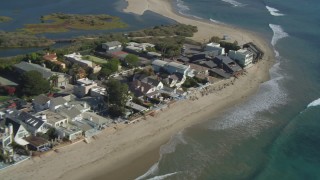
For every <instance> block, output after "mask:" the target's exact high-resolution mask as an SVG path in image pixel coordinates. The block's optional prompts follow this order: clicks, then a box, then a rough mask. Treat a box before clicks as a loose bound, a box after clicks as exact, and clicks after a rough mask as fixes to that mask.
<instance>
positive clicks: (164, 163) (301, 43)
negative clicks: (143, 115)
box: [137, 0, 320, 180]
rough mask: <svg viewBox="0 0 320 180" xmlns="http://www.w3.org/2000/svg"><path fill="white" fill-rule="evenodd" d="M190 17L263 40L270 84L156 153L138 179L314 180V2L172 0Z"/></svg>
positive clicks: (319, 76) (318, 158)
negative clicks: (270, 58)
mask: <svg viewBox="0 0 320 180" xmlns="http://www.w3.org/2000/svg"><path fill="white" fill-rule="evenodd" d="M173 4H174V6H175V8H176V10H177V11H178V12H179V13H181V14H184V15H187V16H191V17H193V18H198V19H205V20H210V21H213V22H217V23H225V24H230V25H234V26H238V27H241V28H244V29H248V30H250V31H254V32H256V33H258V34H261V35H262V36H263V37H264V38H266V39H268V41H269V42H270V44H271V45H272V46H273V48H274V51H275V54H276V62H275V64H274V66H273V67H272V68H271V69H270V76H271V79H270V80H269V81H267V82H265V83H263V84H261V85H260V88H259V91H258V93H257V94H255V95H253V96H252V97H250V98H249V99H248V100H247V101H246V102H243V103H241V104H239V105H237V106H236V107H231V108H230V109H228V110H227V111H226V112H225V113H224V114H223V115H220V116H219V117H215V118H212V119H211V120H209V121H207V122H205V123H202V124H198V125H195V126H193V127H190V128H187V129H185V130H183V131H181V132H179V133H177V134H176V135H174V136H173V137H172V138H171V140H170V141H169V142H168V143H167V144H165V145H163V146H162V147H161V148H160V151H159V152H160V159H159V161H158V162H156V163H155V164H154V165H153V166H152V167H150V169H149V170H148V171H147V172H145V174H141V176H140V177H138V178H137V179H139V180H140V179H157V180H158V179H223V180H225V179H232V180H233V179H259V180H260V179H261V180H269V179H281V180H283V179H290V180H292V179H320V171H319V169H320V51H319V45H320V24H319V22H320V21H319V20H320V19H319V17H320V12H319V9H320V3H319V2H318V1H316V0H308V1H301V0H290V1H289V0H283V1H278V0H197V1H194V0H175V1H174V2H173Z"/></svg>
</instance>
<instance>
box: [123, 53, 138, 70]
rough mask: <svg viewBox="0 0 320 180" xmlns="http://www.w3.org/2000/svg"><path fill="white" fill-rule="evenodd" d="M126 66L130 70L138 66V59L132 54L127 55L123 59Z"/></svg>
mask: <svg viewBox="0 0 320 180" xmlns="http://www.w3.org/2000/svg"><path fill="white" fill-rule="evenodd" d="M124 60H125V62H126V65H127V66H128V67H130V68H132V67H137V66H138V65H139V57H138V56H136V55H134V54H129V55H127V56H126V57H125V58H124Z"/></svg>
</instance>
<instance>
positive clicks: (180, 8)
mask: <svg viewBox="0 0 320 180" xmlns="http://www.w3.org/2000/svg"><path fill="white" fill-rule="evenodd" d="M177 7H178V11H179V13H182V14H184V13H185V12H186V11H189V10H190V8H189V7H188V6H187V5H185V3H184V2H183V1H182V0H177Z"/></svg>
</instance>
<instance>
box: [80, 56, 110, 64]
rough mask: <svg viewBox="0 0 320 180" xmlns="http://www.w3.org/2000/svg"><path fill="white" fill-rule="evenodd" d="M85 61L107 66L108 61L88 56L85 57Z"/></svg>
mask: <svg viewBox="0 0 320 180" xmlns="http://www.w3.org/2000/svg"><path fill="white" fill-rule="evenodd" d="M83 59H84V60H88V61H92V62H94V63H96V64H107V63H108V61H107V60H105V59H101V58H98V57H95V56H91V55H86V56H83Z"/></svg>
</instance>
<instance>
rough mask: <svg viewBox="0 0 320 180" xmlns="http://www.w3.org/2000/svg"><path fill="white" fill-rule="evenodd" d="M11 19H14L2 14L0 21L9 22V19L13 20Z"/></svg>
mask: <svg viewBox="0 0 320 180" xmlns="http://www.w3.org/2000/svg"><path fill="white" fill-rule="evenodd" d="M11 20H12V18H11V17H7V16H0V23H4V22H9V21H11Z"/></svg>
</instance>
